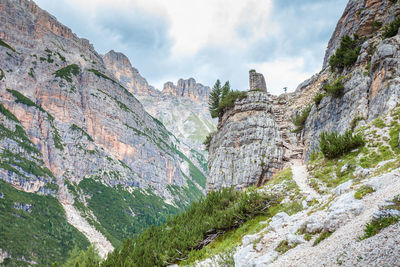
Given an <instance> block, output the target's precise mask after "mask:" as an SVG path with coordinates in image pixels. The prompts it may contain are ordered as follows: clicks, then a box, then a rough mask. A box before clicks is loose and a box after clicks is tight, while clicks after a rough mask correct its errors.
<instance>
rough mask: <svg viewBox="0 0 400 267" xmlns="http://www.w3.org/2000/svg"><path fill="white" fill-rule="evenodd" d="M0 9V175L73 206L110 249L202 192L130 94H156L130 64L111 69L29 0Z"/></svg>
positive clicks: (197, 176) (188, 166)
mask: <svg viewBox="0 0 400 267" xmlns="http://www.w3.org/2000/svg"><path fill="white" fill-rule="evenodd" d="M0 11H1V12H0V21H1V23H0V38H1V39H0V103H1V108H0V111H1V114H0V116H1V120H0V123H1V129H0V131H1V135H0V153H1V161H0V162H1V163H0V179H2V180H4V181H6V182H8V183H10V184H11V185H13V186H14V187H15V188H18V189H21V190H25V191H27V192H37V193H42V194H50V195H53V196H57V197H58V199H59V200H60V202H61V203H62V204H63V205H64V206H65V209H66V211H67V213H68V212H73V213H74V214H75V211H74V210H71V209H70V208H67V207H72V205H74V206H75V208H76V209H78V210H79V214H80V215H81V216H82V218H81V219H82V220H86V221H87V222H89V224H90V225H91V227H92V228H96V230H93V229H89V230H88V231H86V230H85V235H86V236H87V238H88V239H89V240H90V241H92V240H107V239H108V241H111V243H112V244H113V245H114V246H116V245H119V244H120V242H121V241H122V240H123V239H124V238H126V237H129V236H132V235H134V234H135V233H137V232H140V231H141V230H142V229H144V227H145V226H146V225H147V224H153V223H159V222H160V221H162V220H163V218H165V217H166V216H168V214H173V213H176V212H177V211H178V210H179V209H181V208H184V207H186V206H187V205H188V204H189V203H190V202H191V201H193V200H195V199H198V198H199V197H200V196H201V195H202V191H204V188H205V176H204V174H203V173H202V172H201V171H200V170H199V168H198V167H196V166H195V164H193V162H192V161H191V160H190V159H189V158H188V157H187V156H185V153H183V152H181V151H180V147H181V146H180V143H179V141H178V140H177V139H176V137H174V135H173V134H172V133H171V132H169V131H168V130H167V129H166V128H165V126H164V125H163V124H162V123H161V122H160V121H159V120H157V119H155V118H153V117H152V116H151V115H150V114H148V113H147V112H146V111H145V109H144V108H143V106H142V104H141V103H140V102H139V101H138V100H137V99H136V98H135V97H134V95H133V94H132V93H131V92H130V91H132V92H138V93H140V92H143V91H144V90H146V93H148V94H151V93H154V94H157V93H158V92H157V91H156V90H155V89H154V90H151V88H150V87H149V86H148V85H147V82H146V81H145V80H144V79H141V78H140V75H139V73H138V71H137V70H135V69H133V68H131V69H128V70H127V73H123V72H121V73H115V72H113V71H114V69H115V68H113V69H112V70H111V71H110V70H109V69H108V68H107V64H106V63H109V62H110V61H112V60H111V59H110V58H111V56H110V55H109V56H108V57H107V56H106V57H104V59H103V57H101V56H100V55H99V54H98V53H97V52H96V51H95V50H94V48H93V46H92V45H91V44H90V43H89V42H88V41H87V40H85V39H81V38H78V37H77V36H76V35H75V34H73V33H72V31H71V30H70V29H68V28H67V27H66V26H64V25H62V24H60V23H59V22H58V21H57V20H56V19H55V18H54V17H52V16H51V15H50V14H48V13H47V12H45V11H43V10H41V9H40V8H39V7H38V6H37V5H36V4H35V3H34V2H33V1H28V0H18V1H14V0H4V1H1V2H0ZM113 55H114V56H115V53H114V54H113ZM116 56H118V57H119V58H118V60H113V61H112V62H113V63H115V62H122V63H124V64H128V63H129V61H127V59H126V58H124V57H123V56H121V55H116ZM132 75H133V76H135V77H136V79H134V80H133V81H132V83H129V82H124V81H125V78H124V77H127V76H132ZM120 81H121V82H120ZM197 165H200V164H197ZM77 213H78V212H77ZM69 215H71V214H67V218H71V220H70V222H71V223H77V224H79V220H74V218H75V219H76V216H69ZM60 216H64V215H60ZM89 224H88V225H89ZM75 226H76V227H78V229H79V227H80V226H81V225H75ZM96 231H97V232H96ZM97 234H100V235H104V236H106V237H107V238H103V239H101V238H91V236H92V235H97ZM104 247H105V248H106V249H105V251H101V253H102V254H103V255H104V254H105V253H106V252H109V251H110V249H111V248H112V247H111V246H108V245H107V246H104ZM1 249H3V251H6V252H8V253H9V254H11V255H12V253H13V251H7V249H4V248H1ZM64 252H65V254H66V255H67V253H68V251H64ZM33 254H34V252H33Z"/></svg>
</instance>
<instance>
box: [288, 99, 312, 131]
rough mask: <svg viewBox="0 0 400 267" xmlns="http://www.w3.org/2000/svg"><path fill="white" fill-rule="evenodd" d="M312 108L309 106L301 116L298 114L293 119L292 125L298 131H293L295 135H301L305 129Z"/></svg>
mask: <svg viewBox="0 0 400 267" xmlns="http://www.w3.org/2000/svg"><path fill="white" fill-rule="evenodd" d="M311 108H312V106H311V105H309V106H307V107H306V108H305V109H304V110H303V111H302V112H301V113H300V114H297V115H296V116H295V117H294V118H293V119H292V123H293V124H294V126H296V129H294V130H293V132H294V133H300V132H301V131H302V130H303V129H304V126H305V125H306V120H307V118H308V115H310V112H311Z"/></svg>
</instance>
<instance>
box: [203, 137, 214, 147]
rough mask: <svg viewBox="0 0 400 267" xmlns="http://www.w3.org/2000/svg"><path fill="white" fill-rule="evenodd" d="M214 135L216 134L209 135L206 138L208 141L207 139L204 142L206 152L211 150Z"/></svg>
mask: <svg viewBox="0 0 400 267" xmlns="http://www.w3.org/2000/svg"><path fill="white" fill-rule="evenodd" d="M213 134H214V133H210V134H209V135H207V136H206V139H205V140H204V142H203V145H205V146H206V150H207V151H209V149H210V143H211V140H212V138H213Z"/></svg>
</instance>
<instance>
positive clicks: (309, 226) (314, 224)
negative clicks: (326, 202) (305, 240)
mask: <svg viewBox="0 0 400 267" xmlns="http://www.w3.org/2000/svg"><path fill="white" fill-rule="evenodd" d="M325 218H326V214H325V213H323V212H317V213H313V214H311V216H309V217H308V218H307V219H306V221H305V222H304V223H303V225H302V228H304V229H305V231H306V232H307V233H310V234H313V233H318V232H321V231H322V230H323V229H324V221H325Z"/></svg>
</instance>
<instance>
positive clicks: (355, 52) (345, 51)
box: [329, 35, 361, 71]
mask: <svg viewBox="0 0 400 267" xmlns="http://www.w3.org/2000/svg"><path fill="white" fill-rule="evenodd" d="M360 50H361V47H360V40H359V39H358V36H357V35H354V37H353V38H351V37H350V36H348V35H345V36H343V38H342V40H341V42H340V46H339V48H338V49H337V50H336V53H335V54H334V55H332V56H331V58H330V59H329V65H330V66H331V69H332V70H337V71H342V70H343V69H344V68H345V67H350V66H352V65H353V64H354V63H355V62H356V61H357V58H358V56H359V54H360Z"/></svg>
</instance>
